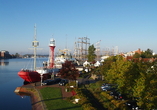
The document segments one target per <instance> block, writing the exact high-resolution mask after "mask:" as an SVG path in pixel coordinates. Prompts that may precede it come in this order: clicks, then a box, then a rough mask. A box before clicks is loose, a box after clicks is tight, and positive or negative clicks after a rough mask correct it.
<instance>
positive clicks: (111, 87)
mask: <svg viewBox="0 0 157 110" xmlns="http://www.w3.org/2000/svg"><path fill="white" fill-rule="evenodd" d="M101 89H102V90H103V91H112V90H115V89H116V85H115V84H105V85H102V86H101Z"/></svg>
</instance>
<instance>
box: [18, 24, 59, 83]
mask: <svg viewBox="0 0 157 110" xmlns="http://www.w3.org/2000/svg"><path fill="white" fill-rule="evenodd" d="M34 28H35V34H34V41H33V42H32V46H33V47H34V70H31V69H21V70H20V71H19V72H18V75H19V76H20V77H21V78H22V79H24V81H25V82H38V81H42V80H46V79H48V78H51V76H52V75H54V73H55V72H57V71H58V69H55V68H53V67H54V48H55V40H54V39H53V38H52V39H50V44H49V47H50V55H49V61H48V62H46V63H43V65H44V66H43V67H39V68H37V67H36V58H37V56H36V50H37V47H38V46H39V42H38V41H37V39H36V26H35V27H34Z"/></svg>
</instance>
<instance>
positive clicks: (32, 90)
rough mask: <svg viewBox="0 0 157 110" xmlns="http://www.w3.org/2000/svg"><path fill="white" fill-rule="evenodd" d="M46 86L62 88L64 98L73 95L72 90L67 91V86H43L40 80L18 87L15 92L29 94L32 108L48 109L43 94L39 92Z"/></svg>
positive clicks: (33, 109)
mask: <svg viewBox="0 0 157 110" xmlns="http://www.w3.org/2000/svg"><path fill="white" fill-rule="evenodd" d="M44 87H58V88H61V92H62V98H63V99H66V98H67V97H71V96H72V93H71V92H65V86H59V85H58V84H54V85H46V86H41V85H40V82H37V83H32V84H28V85H24V86H21V87H17V88H16V89H15V93H16V94H18V95H20V94H21V93H26V94H29V96H30V99H31V105H32V110H47V109H46V105H45V103H44V100H43V99H42V96H41V94H40V92H39V90H40V89H42V88H44Z"/></svg>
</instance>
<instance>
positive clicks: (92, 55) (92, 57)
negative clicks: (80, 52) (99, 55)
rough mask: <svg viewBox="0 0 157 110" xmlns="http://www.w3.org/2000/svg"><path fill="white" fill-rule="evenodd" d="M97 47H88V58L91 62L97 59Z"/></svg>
mask: <svg viewBox="0 0 157 110" xmlns="http://www.w3.org/2000/svg"><path fill="white" fill-rule="evenodd" d="M95 49H96V48H95V47H94V45H91V46H89V48H88V55H87V58H88V61H89V62H93V61H95V57H96V54H95Z"/></svg>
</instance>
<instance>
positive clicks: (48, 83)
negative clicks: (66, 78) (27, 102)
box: [42, 80, 54, 85]
mask: <svg viewBox="0 0 157 110" xmlns="http://www.w3.org/2000/svg"><path fill="white" fill-rule="evenodd" d="M53 83H54V80H44V81H43V82H42V85H50V84H53Z"/></svg>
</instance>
